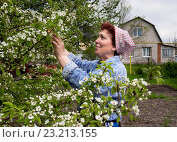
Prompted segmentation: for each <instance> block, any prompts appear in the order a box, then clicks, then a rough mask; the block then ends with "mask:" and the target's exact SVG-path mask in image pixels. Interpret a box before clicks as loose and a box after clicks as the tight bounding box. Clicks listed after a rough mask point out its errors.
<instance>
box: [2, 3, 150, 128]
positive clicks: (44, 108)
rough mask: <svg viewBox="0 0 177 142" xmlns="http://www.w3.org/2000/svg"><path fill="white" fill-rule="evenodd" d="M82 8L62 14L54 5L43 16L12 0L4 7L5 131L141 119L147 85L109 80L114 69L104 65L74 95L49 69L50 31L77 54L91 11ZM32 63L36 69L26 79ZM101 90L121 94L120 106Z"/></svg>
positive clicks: (55, 71) (57, 73)
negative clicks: (140, 103) (123, 117)
mask: <svg viewBox="0 0 177 142" xmlns="http://www.w3.org/2000/svg"><path fill="white" fill-rule="evenodd" d="M80 2H84V4H80V5H79V6H78V5H77V3H78V2H75V3H74V2H71V3H69V4H66V5H65V6H64V8H63V9H62V8H61V6H59V5H58V4H59V3H55V2H52V1H51V0H49V1H48V3H47V4H46V6H45V8H44V9H43V11H42V12H37V11H34V10H31V9H26V10H23V9H21V8H20V7H17V6H16V5H14V4H13V2H12V1H11V0H2V1H1V2H0V74H1V76H0V126H85V127H86V126H105V121H106V120H108V119H109V117H110V115H111V113H117V114H118V118H117V121H118V122H119V121H120V119H121V115H127V114H128V113H129V112H131V111H134V112H135V115H138V114H139V109H138V105H137V100H138V99H140V100H142V99H147V95H148V94H149V92H148V90H147V89H146V86H147V83H146V82H145V81H144V80H143V79H139V80H138V79H134V80H133V81H129V80H128V79H124V80H123V81H118V80H119V79H118V78H111V77H110V76H111V73H113V71H112V69H111V66H110V65H109V64H106V63H105V62H102V65H101V66H99V67H98V68H100V69H101V70H102V72H100V74H99V75H94V74H90V78H85V80H84V81H83V82H80V84H81V87H80V88H79V89H73V88H71V87H70V85H69V83H68V82H66V81H65V80H64V79H63V78H62V76H61V70H60V68H59V66H58V67H57V68H56V69H52V68H48V67H47V66H45V64H47V63H48V62H50V63H51V62H53V63H55V62H56V59H55V57H54V54H53V48H52V45H51V37H50V35H49V32H48V31H50V30H51V29H52V31H53V33H56V34H59V35H60V36H61V37H62V39H63V40H64V41H65V46H66V48H68V50H71V47H72V49H77V48H76V45H77V43H78V42H79V41H81V40H82V37H83V33H82V32H81V31H80V29H79V26H81V25H82V24H83V22H84V21H87V20H88V18H89V16H88V15H89V10H90V9H91V8H92V7H91V6H90V3H89V2H87V1H86V0H85V1H84V0H82V1H80ZM78 4H79V3H78ZM67 6H68V7H67ZM73 6H76V8H75V9H73ZM59 8H61V9H59ZM29 63H30V64H34V65H35V67H34V68H31V69H30V72H28V73H27V72H26V70H27V68H26V65H27V64H29ZM108 72H109V73H108ZM100 87H111V91H112V93H115V92H118V94H119V93H121V94H122V99H121V101H113V100H112V98H111V96H109V95H108V96H107V97H105V96H101V97H100V98H95V97H94V93H98V92H99V90H100ZM78 106H79V107H80V111H78V109H77V107H78Z"/></svg>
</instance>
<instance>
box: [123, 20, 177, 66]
mask: <svg viewBox="0 0 177 142" xmlns="http://www.w3.org/2000/svg"><path fill="white" fill-rule="evenodd" d="M120 27H121V28H122V29H124V30H126V31H128V32H129V34H130V36H131V37H132V39H133V41H134V42H135V45H136V47H135V50H134V51H133V53H132V54H133V56H132V59H131V62H132V63H149V62H150V61H152V62H154V63H161V62H167V61H169V60H173V57H175V51H174V49H175V48H173V47H168V45H165V46H164V45H163V44H162V40H161V38H160V36H159V34H158V32H157V30H156V28H155V26H154V25H153V24H152V23H150V22H148V21H146V20H145V19H143V18H141V17H136V18H134V19H132V20H130V21H128V22H126V23H124V24H122V25H120ZM166 49H168V50H169V51H166V52H169V53H167V54H169V55H170V57H168V56H167V57H166V59H163V58H165V57H164V55H165V50H166ZM171 52H172V53H171ZM171 55H172V56H171ZM123 62H124V63H129V61H125V60H124V61H123Z"/></svg>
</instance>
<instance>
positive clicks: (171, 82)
mask: <svg viewBox="0 0 177 142" xmlns="http://www.w3.org/2000/svg"><path fill="white" fill-rule="evenodd" d="M161 66H162V65H161ZM125 67H126V69H127V75H128V78H129V79H130V80H132V79H135V78H145V75H143V74H142V71H141V69H142V68H148V67H149V65H147V64H132V65H131V74H130V64H125ZM162 78H163V80H164V82H162V83H160V84H159V85H168V86H170V87H172V88H175V89H177V78H174V77H173V78H170V77H165V75H163V73H162ZM151 84H156V82H154V81H152V82H151Z"/></svg>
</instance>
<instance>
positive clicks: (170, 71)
mask: <svg viewBox="0 0 177 142" xmlns="http://www.w3.org/2000/svg"><path fill="white" fill-rule="evenodd" d="M161 68H162V70H161V72H162V75H163V77H165V78H176V77H177V63H176V62H167V63H165V64H163V65H161Z"/></svg>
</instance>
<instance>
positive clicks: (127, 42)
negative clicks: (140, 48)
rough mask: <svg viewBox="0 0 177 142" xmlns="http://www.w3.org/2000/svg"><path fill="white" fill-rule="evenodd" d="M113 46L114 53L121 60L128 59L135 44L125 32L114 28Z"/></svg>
mask: <svg viewBox="0 0 177 142" xmlns="http://www.w3.org/2000/svg"><path fill="white" fill-rule="evenodd" d="M115 44H116V51H117V53H118V54H120V55H121V56H122V57H123V58H125V59H128V58H129V55H130V53H131V52H132V51H133V50H134V48H135V44H134V42H133V40H132V38H131V37H130V35H129V34H128V32H127V31H124V30H122V29H120V28H118V27H116V26H115Z"/></svg>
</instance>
